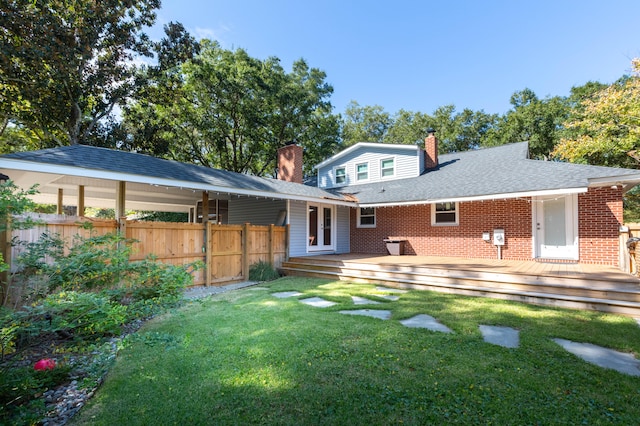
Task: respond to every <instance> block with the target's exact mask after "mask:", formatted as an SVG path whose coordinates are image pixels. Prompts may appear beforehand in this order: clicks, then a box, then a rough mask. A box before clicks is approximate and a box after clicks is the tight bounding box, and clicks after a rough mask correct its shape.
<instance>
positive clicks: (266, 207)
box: [229, 197, 287, 225]
mask: <svg viewBox="0 0 640 426" xmlns="http://www.w3.org/2000/svg"><path fill="white" fill-rule="evenodd" d="M286 209H287V203H286V201H284V200H271V199H259V200H256V199H255V198H251V197H242V198H233V199H231V200H229V224H234V225H239V224H243V223H251V224H253V225H282V224H281V223H277V222H278V219H279V218H281V217H282V214H283V213H281V212H282V211H283V210H284V211H285V212H286Z"/></svg>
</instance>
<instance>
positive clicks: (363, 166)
mask: <svg viewBox="0 0 640 426" xmlns="http://www.w3.org/2000/svg"><path fill="white" fill-rule="evenodd" d="M356 180H357V181H359V182H360V181H365V180H369V163H360V164H356Z"/></svg>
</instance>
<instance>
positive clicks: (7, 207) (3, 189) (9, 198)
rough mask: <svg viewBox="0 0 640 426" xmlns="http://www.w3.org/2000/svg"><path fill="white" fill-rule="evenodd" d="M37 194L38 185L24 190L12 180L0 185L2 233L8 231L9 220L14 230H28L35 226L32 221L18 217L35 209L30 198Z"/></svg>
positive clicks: (0, 224) (0, 227)
mask: <svg viewBox="0 0 640 426" xmlns="http://www.w3.org/2000/svg"><path fill="white" fill-rule="evenodd" d="M37 192H38V186H37V185H34V186H32V187H31V188H30V189H27V190H24V189H22V188H18V186H16V184H15V183H13V181H11V180H8V181H6V182H2V183H0V232H1V231H6V229H7V224H9V220H11V228H12V229H27V228H29V227H31V226H32V225H33V223H34V222H33V221H32V220H30V219H28V218H27V219H21V218H19V217H16V216H17V215H20V214H22V213H24V212H27V211H31V210H32V209H33V207H34V206H35V204H34V203H33V201H31V199H30V198H29V196H31V195H34V194H36V193H37Z"/></svg>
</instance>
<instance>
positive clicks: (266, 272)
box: [249, 260, 280, 281]
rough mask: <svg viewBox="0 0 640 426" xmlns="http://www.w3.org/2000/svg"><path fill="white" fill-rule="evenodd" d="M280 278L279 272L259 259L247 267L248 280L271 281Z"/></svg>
mask: <svg viewBox="0 0 640 426" xmlns="http://www.w3.org/2000/svg"><path fill="white" fill-rule="evenodd" d="M277 278H280V274H279V273H278V271H276V270H275V268H274V267H273V265H271V263H269V262H264V261H262V260H261V261H260V262H257V263H254V264H253V265H251V266H250V267H249V280H251V281H273V280H275V279H277Z"/></svg>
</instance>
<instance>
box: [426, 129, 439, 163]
mask: <svg viewBox="0 0 640 426" xmlns="http://www.w3.org/2000/svg"><path fill="white" fill-rule="evenodd" d="M427 134H428V136H427V137H426V138H425V140H424V168H425V169H426V170H431V169H435V168H436V167H438V139H437V138H436V131H435V130H433V129H427Z"/></svg>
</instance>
